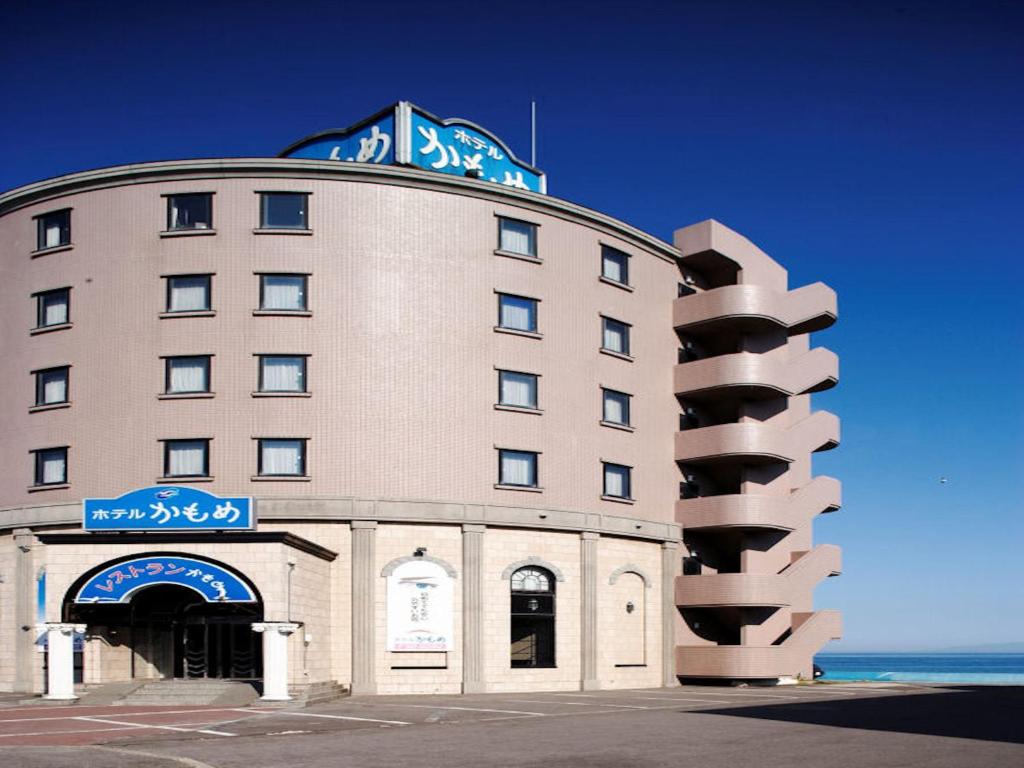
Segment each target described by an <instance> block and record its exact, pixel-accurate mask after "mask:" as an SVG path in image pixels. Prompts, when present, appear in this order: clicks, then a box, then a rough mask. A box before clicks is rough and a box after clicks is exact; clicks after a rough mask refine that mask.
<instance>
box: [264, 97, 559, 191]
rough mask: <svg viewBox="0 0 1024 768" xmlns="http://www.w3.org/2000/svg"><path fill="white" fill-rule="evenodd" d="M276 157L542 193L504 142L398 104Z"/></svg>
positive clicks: (535, 174)
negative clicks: (418, 172)
mask: <svg viewBox="0 0 1024 768" xmlns="http://www.w3.org/2000/svg"><path fill="white" fill-rule="evenodd" d="M280 156H281V157H295V158H307V159H311V160H340V161H344V162H356V163H372V164H390V165H413V166H417V167H419V168H423V169H424V170H428V171H436V172H438V173H447V174H451V175H454V176H462V177H465V178H470V179H480V180H481V181H489V182H493V183H495V184H501V185H503V186H506V187H515V188H516V189H525V190H529V191H531V192H539V193H541V194H546V193H547V180H546V177H545V175H544V174H543V173H542V172H541V171H539V170H537V169H536V168H534V167H532V166H531V165H529V164H527V163H524V162H522V161H521V160H519V159H518V158H516V156H515V155H514V154H513V153H512V150H510V149H509V148H508V147H507V146H506V145H505V143H504V142H502V141H501V140H500V139H499V138H498V137H496V136H495V135H494V134H492V133H490V132H489V131H487V130H485V129H483V128H481V127H480V126H478V125H475V124H473V123H471V122H468V121H466V120H459V119H448V120H442V119H440V118H438V117H435V116H434V115H432V114H430V113H429V112H427V111H426V110H424V109H420V108H419V107H417V106H415V105H413V104H410V103H409V102H407V101H400V102H398V103H397V104H395V105H394V106H393V107H388V108H387V109H385V110H382V111H381V112H378V113H377V114H376V115H373V116H372V117H369V118H367V119H366V120H363V121H361V122H359V123H356V124H355V125H353V126H351V127H349V128H345V129H342V130H336V131H324V132H322V133H317V134H314V135H313V136H308V137H307V138H305V139H302V140H301V141H298V142H296V143H295V144H292V145H291V146H290V147H288V148H287V149H285V150H284V151H283V152H282V153H281V155H280Z"/></svg>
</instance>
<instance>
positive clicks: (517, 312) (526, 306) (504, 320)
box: [498, 293, 537, 333]
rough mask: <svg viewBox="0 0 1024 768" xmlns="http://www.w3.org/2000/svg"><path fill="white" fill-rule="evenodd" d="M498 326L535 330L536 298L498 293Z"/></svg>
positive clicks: (532, 331)
mask: <svg viewBox="0 0 1024 768" xmlns="http://www.w3.org/2000/svg"><path fill="white" fill-rule="evenodd" d="M498 327H499V328H508V329H510V330H514V331H528V332H530V333H536V332H537V300H536V299H528V298H526V297H525V296H513V295H512V294H509V293H499V294H498Z"/></svg>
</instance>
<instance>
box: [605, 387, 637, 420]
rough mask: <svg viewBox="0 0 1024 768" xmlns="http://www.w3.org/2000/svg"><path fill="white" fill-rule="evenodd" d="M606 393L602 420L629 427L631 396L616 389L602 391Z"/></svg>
mask: <svg viewBox="0 0 1024 768" xmlns="http://www.w3.org/2000/svg"><path fill="white" fill-rule="evenodd" d="M602 392H603V393H604V403H603V413H602V414H601V415H602V418H603V419H604V421H607V422H609V423H610V424H622V425H624V426H627V427H628V426H629V424H630V421H629V406H630V398H631V396H630V395H627V394H626V393H625V392H616V391H615V390H614V389H605V390H602Z"/></svg>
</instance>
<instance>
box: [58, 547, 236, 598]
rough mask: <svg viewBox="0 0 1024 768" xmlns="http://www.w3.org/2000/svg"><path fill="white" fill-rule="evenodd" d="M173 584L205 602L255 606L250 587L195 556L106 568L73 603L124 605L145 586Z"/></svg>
mask: <svg viewBox="0 0 1024 768" xmlns="http://www.w3.org/2000/svg"><path fill="white" fill-rule="evenodd" d="M157 584H175V585H178V586H181V587H188V588H189V589H191V590H193V591H195V592H198V593H199V594H200V595H202V596H203V599H204V600H206V602H208V603H255V602H256V594H255V592H253V589H252V587H250V586H249V585H248V584H246V583H245V582H244V581H243V580H242V579H241V578H240V577H239V576H237V575H236V574H234V573H232V572H231V571H229V570H227V569H226V568H224V567H222V566H220V565H217V564H216V563H211V562H210V561H208V560H200V559H198V558H194V557H184V556H177V555H146V556H144V557H136V558H133V559H131V560H123V561H121V562H120V563H116V564H114V565H111V566H108V567H107V568H104V569H103V570H102V571H100V572H99V573H97V574H96V575H95V576H93V577H92V578H90V579H89V580H88V581H86V582H85V584H83V585H82V588H81V589H79V590H78V594H77V595H75V602H76V603H127V602H128V601H129V600H131V597H132V595H133V594H135V593H136V592H138V591H139V590H140V589H142V588H144V587H152V586H155V585H157Z"/></svg>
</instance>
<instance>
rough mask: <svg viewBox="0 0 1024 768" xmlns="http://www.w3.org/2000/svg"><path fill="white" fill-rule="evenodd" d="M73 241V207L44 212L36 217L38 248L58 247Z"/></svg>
mask: <svg viewBox="0 0 1024 768" xmlns="http://www.w3.org/2000/svg"><path fill="white" fill-rule="evenodd" d="M70 242H71V209H70V208H68V209H65V210H63V211H53V212H52V213H44V214H43V215H42V216H39V217H38V218H37V219H36V249H37V250H40V251H41V250H43V249H44V248H56V247H57V246H58V245H68V244H69V243H70Z"/></svg>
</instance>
